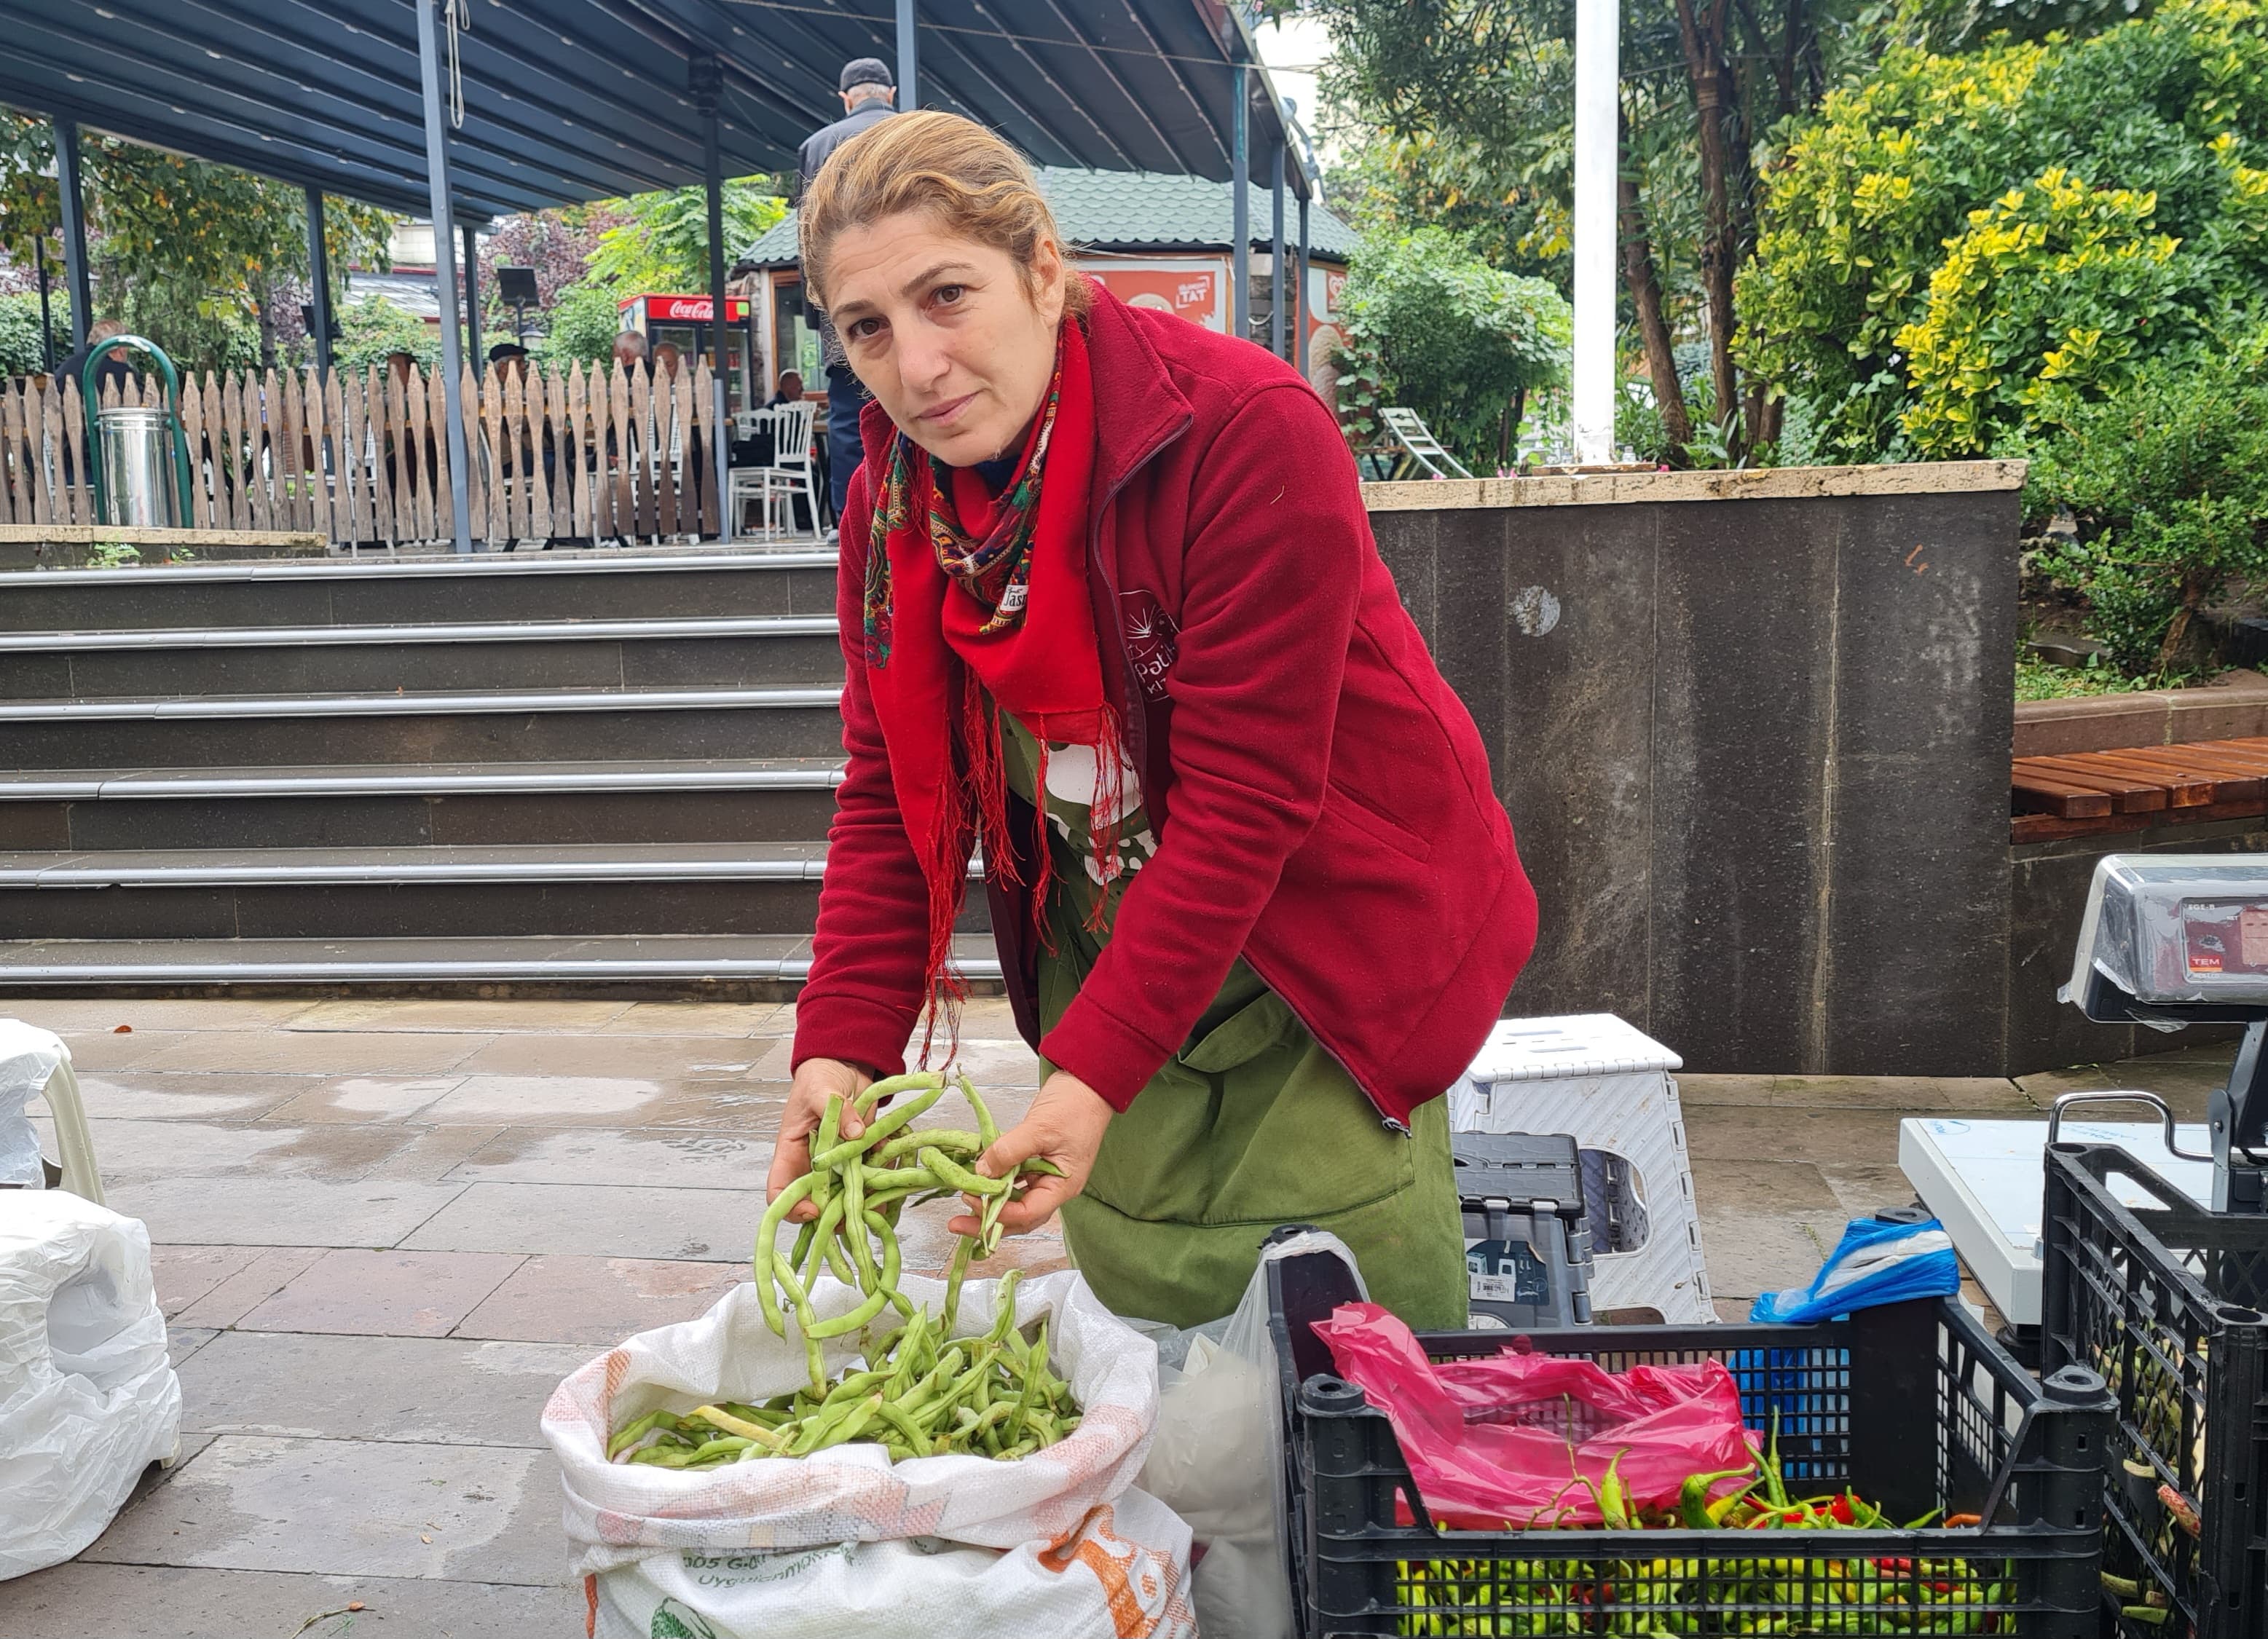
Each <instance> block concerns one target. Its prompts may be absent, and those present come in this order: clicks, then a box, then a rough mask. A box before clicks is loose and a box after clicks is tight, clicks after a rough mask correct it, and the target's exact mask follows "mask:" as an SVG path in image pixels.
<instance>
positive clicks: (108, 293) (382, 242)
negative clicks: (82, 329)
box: [0, 111, 392, 369]
mask: <svg viewBox="0 0 2268 1639" xmlns="http://www.w3.org/2000/svg"><path fill="white" fill-rule="evenodd" d="M79 151H80V157H81V160H82V164H83V170H84V177H85V202H86V209H87V222H88V254H89V259H90V261H91V264H92V275H93V281H94V286H95V289H94V297H95V305H96V307H97V308H98V309H99V311H100V312H102V313H103V314H104V315H106V316H114V317H117V318H119V319H122V320H124V321H125V322H126V324H127V325H128V327H129V328H131V329H134V330H136V331H137V332H139V333H140V334H145V335H147V336H149V337H150V339H151V341H153V342H157V343H158V345H159V346H161V347H163V348H166V349H167V350H168V351H169V352H171V353H173V355H174V356H175V358H176V360H177V362H179V363H180V364H182V365H184V367H191V368H200V369H203V368H224V367H226V366H228V365H231V364H249V363H255V362H257V363H266V362H273V361H276V360H277V359H278V358H279V349H281V354H282V355H289V354H290V353H291V352H292V351H293V350H294V344H295V343H297V342H299V341H301V340H303V339H304V332H305V327H304V326H303V325H302V324H301V323H300V320H299V314H298V308H299V304H300V303H301V302H302V301H303V300H304V299H305V298H306V265H307V217H306V197H305V194H304V191H303V190H302V189H300V188H298V187H294V186H291V185H289V184H285V183H282V182H276V181H271V180H268V179H266V178H263V177H257V176H254V175H253V174H251V173H249V172H245V171H239V170H237V169H235V168H234V167H232V166H229V165H211V164H208V163H207V162H205V161H203V160H200V159H191V158H186V157H185V156H183V155H180V154H174V153H166V152H163V151H159V150H158V149H154V148H144V147H141V146H139V145H137V144H136V143H128V142H124V141H122V140H120V139H118V138H116V137H113V136H102V135H100V134H99V133H96V132H92V131H85V132H82V133H81V135H80V138H79ZM54 164H55V138H54V128H53V127H52V126H51V125H50V124H49V123H48V121H45V120H41V119H33V118H30V117H28V116H25V115H21V114H12V113H7V112H5V111H0V250H4V251H5V252H6V253H7V254H8V256H9V257H10V258H11V261H16V262H18V263H25V262H29V261H31V260H32V255H33V251H32V246H33V241H34V240H35V239H38V240H41V241H43V242H44V243H45V244H46V246H47V254H48V260H49V261H50V262H51V263H52V264H53V265H54V266H55V268H57V269H60V268H61V267H62V265H63V245H62V239H61V237H60V230H61V215H62V202H61V198H60V196H59V195H58V192H57V189H56V184H55V179H54V178H53V177H52V176H50V175H48V174H46V173H48V171H50V170H52V169H53V166H54ZM323 224H324V242H325V245H326V247H327V248H328V251H329V254H330V262H331V266H332V268H333V269H334V270H335V271H334V275H333V276H334V278H336V277H337V276H338V274H337V270H342V269H344V268H346V267H347V266H348V265H350V263H352V264H356V265H362V266H382V265H383V263H384V260H385V255H386V248H387V242H388V239H389V237H390V234H391V232H392V218H391V217H388V216H387V214H386V213H385V212H384V211H381V210H379V209H375V208H373V207H371V206H367V205H359V204H356V203H353V202H350V201H346V200H339V199H334V200H330V201H328V202H327V204H326V209H325V210H324V217H323ZM285 362H288V357H287V358H286V359H285Z"/></svg>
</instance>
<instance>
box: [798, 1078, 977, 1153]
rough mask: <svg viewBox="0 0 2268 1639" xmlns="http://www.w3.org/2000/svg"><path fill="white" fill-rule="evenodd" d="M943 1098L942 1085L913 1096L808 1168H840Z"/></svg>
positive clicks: (943, 1086) (943, 1090) (943, 1089)
mask: <svg viewBox="0 0 2268 1639" xmlns="http://www.w3.org/2000/svg"><path fill="white" fill-rule="evenodd" d="M943 1097H945V1084H943V1083H942V1082H940V1083H939V1084H937V1085H936V1086H933V1087H931V1088H930V1089H928V1090H927V1091H924V1092H919V1093H917V1094H915V1095H914V1097H912V1098H910V1099H907V1100H906V1101H905V1102H904V1103H903V1104H901V1105H897V1106H894V1107H893V1108H892V1109H891V1111H890V1113H888V1114H887V1115H881V1116H877V1117H876V1118H875V1119H874V1121H873V1123H872V1124H871V1125H870V1126H868V1128H866V1130H865V1132H863V1133H861V1134H859V1135H858V1136H857V1137H856V1138H849V1139H845V1140H844V1141H843V1143H839V1144H836V1146H835V1147H834V1148H833V1149H831V1150H828V1151H827V1152H826V1153H825V1154H824V1155H814V1156H813V1157H812V1158H811V1164H812V1165H814V1166H840V1165H843V1162H845V1161H847V1160H849V1159H850V1158H851V1157H852V1156H854V1155H864V1154H865V1152H866V1151H867V1150H871V1149H873V1148H874V1147H875V1146H876V1145H877V1144H880V1143H881V1142H882V1141H883V1140H884V1139H886V1138H887V1137H889V1136H890V1135H891V1134H892V1133H895V1132H896V1131H898V1130H899V1129H900V1128H903V1127H904V1126H905V1125H906V1123H907V1122H909V1121H912V1120H913V1119H914V1117H915V1116H917V1115H919V1114H921V1113H923V1112H924V1110H926V1109H928V1108H929V1107H930V1106H932V1105H933V1104H935V1103H936V1102H937V1101H938V1100H939V1099H942V1098H943Z"/></svg>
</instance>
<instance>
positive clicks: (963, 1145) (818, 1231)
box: [755, 1070, 1061, 1389]
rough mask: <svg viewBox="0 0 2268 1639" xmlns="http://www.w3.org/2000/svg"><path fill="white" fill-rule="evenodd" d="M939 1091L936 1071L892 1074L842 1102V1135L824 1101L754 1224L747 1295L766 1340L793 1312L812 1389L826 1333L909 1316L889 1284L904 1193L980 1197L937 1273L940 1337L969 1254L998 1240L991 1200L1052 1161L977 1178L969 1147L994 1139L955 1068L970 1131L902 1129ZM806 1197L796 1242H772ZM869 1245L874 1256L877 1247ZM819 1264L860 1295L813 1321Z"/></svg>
mask: <svg viewBox="0 0 2268 1639" xmlns="http://www.w3.org/2000/svg"><path fill="white" fill-rule="evenodd" d="M896 1095H902V1096H903V1102H902V1103H900V1104H898V1105H895V1106H893V1107H892V1108H891V1109H890V1111H889V1112H888V1113H887V1114H884V1115H880V1116H877V1115H875V1114H874V1110H875V1107H876V1106H878V1105H879V1104H880V1102H881V1100H882V1099H886V1098H889V1097H892V1096H896ZM944 1096H945V1077H943V1076H941V1075H939V1074H938V1073H937V1072H936V1071H934V1070H923V1071H919V1072H917V1073H916V1074H913V1075H910V1076H893V1077H889V1078H888V1079H887V1080H885V1081H878V1082H876V1083H875V1084H873V1086H871V1087H869V1088H867V1089H866V1091H864V1092H862V1093H860V1094H859V1095H858V1098H857V1099H856V1100H854V1101H853V1102H852V1103H851V1106H850V1108H851V1110H852V1111H853V1112H855V1113H856V1114H857V1115H858V1119H859V1120H860V1121H863V1122H865V1130H864V1131H863V1132H861V1133H860V1134H859V1135H858V1136H857V1137H856V1138H844V1137H843V1136H842V1132H843V1110H844V1105H843V1100H842V1099H840V1098H839V1097H838V1098H831V1099H828V1101H827V1108H826V1110H825V1111H824V1113H822V1114H821V1117H820V1121H819V1130H818V1131H817V1132H816V1133H814V1135H813V1136H812V1139H811V1170H810V1171H809V1172H806V1173H805V1174H804V1175H803V1176H802V1177H800V1178H799V1179H797V1180H795V1182H793V1183H792V1184H790V1185H789V1186H788V1187H786V1188H785V1189H783V1190H782V1191H780V1193H779V1194H778V1195H777V1197H776V1198H775V1199H774V1200H773V1202H772V1203H771V1206H770V1209H768V1210H767V1211H766V1212H765V1213H764V1219H763V1223H762V1224H761V1225H760V1226H758V1228H757V1230H756V1253H755V1264H756V1269H755V1276H756V1303H757V1306H758V1307H759V1308H761V1309H762V1311H763V1316H764V1323H765V1324H766V1325H768V1326H770V1327H771V1329H772V1334H773V1335H774V1336H776V1337H785V1336H786V1335H787V1318H786V1314H785V1312H784V1308H783V1305H782V1300H783V1299H784V1300H785V1308H786V1309H792V1310H793V1311H794V1312H795V1319H796V1327H797V1330H798V1331H799V1333H800V1334H802V1337H803V1348H804V1356H805V1358H806V1362H807V1363H808V1364H809V1365H810V1367H811V1383H812V1386H813V1387H814V1389H816V1388H821V1387H823V1386H824V1385H825V1384H826V1381H827V1366H826V1363H825V1361H824V1360H823V1359H822V1358H821V1352H820V1347H819V1345H820V1344H821V1341H824V1340H825V1339H827V1338H830V1337H842V1336H844V1335H846V1334H850V1333H852V1332H857V1331H861V1330H863V1329H864V1328H865V1327H868V1326H871V1325H872V1324H873V1322H874V1321H875V1320H877V1319H880V1316H881V1313H882V1311H883V1310H885V1309H895V1310H896V1311H897V1312H899V1313H900V1314H902V1315H903V1316H904V1317H905V1318H906V1319H908V1320H911V1319H913V1318H914V1306H913V1304H912V1303H911V1302H910V1301H909V1299H908V1298H907V1297H905V1296H904V1295H903V1294H902V1293H901V1292H900V1291H899V1290H898V1261H899V1254H898V1235H897V1223H898V1213H899V1211H900V1209H902V1208H903V1207H904V1206H905V1204H906V1202H908V1201H909V1200H910V1201H915V1202H921V1201H929V1200H934V1199H936V1198H938V1197H940V1196H947V1195H964V1194H965V1195H975V1196H977V1197H978V1198H980V1199H981V1200H982V1201H983V1207H982V1208H981V1209H979V1211H978V1215H977V1216H978V1224H977V1233H976V1235H975V1236H974V1237H971V1236H967V1235H964V1236H961V1238H960V1241H959V1244H958V1245H956V1246H954V1249H953V1262H952V1265H951V1267H950V1268H948V1269H947V1271H946V1283H945V1313H944V1316H943V1320H944V1330H945V1331H946V1333H947V1334H951V1332H952V1330H953V1319H954V1314H955V1313H956V1312H958V1310H959V1307H960V1303H961V1281H962V1280H963V1278H964V1277H966V1275H968V1262H969V1259H970V1258H971V1256H973V1255H974V1256H983V1257H988V1258H989V1257H990V1256H991V1255H992V1253H994V1252H995V1251H996V1250H997V1249H998V1246H999V1245H1000V1209H1001V1208H1002V1207H1004V1206H1005V1205H1006V1204H1007V1203H1008V1201H1009V1199H1010V1197H1011V1196H1012V1194H1013V1193H1014V1191H1015V1189H1016V1187H1017V1184H1018V1183H1019V1181H1020V1180H1021V1178H1022V1176H1023V1175H1024V1174H1025V1173H1032V1172H1053V1173H1056V1174H1057V1176H1061V1172H1060V1169H1058V1168H1057V1166H1056V1165H1055V1164H1054V1163H1053V1162H1051V1161H1043V1160H1041V1159H1039V1158H1037V1157H1035V1158H1032V1159H1030V1160H1027V1161H1026V1162H1025V1163H1024V1165H1022V1167H1021V1168H1020V1169H1019V1171H1018V1175H1017V1177H1016V1178H986V1177H985V1176H983V1174H982V1173H980V1172H977V1171H976V1166H975V1163H976V1159H977V1158H978V1157H979V1156H982V1155H983V1153H984V1152H985V1151H986V1150H990V1148H991V1147H992V1145H993V1143H995V1142H996V1141H997V1140H998V1138H999V1136H1000V1128H999V1126H998V1123H997V1122H995V1121H993V1119H992V1113H991V1111H990V1110H988V1109H986V1108H985V1107H984V1100H983V1099H982V1098H980V1097H978V1096H977V1092H976V1088H975V1087H974V1086H973V1085H971V1084H970V1083H969V1080H968V1077H967V1076H965V1075H964V1076H962V1077H961V1097H962V1098H964V1099H968V1107H969V1109H970V1110H971V1111H972V1112H974V1113H975V1114H976V1131H975V1132H963V1131H960V1130H957V1129H946V1128H919V1129H915V1128H913V1127H912V1125H911V1124H912V1122H913V1120H914V1118H915V1117H916V1116H917V1115H921V1114H923V1113H926V1112H927V1111H928V1110H929V1108H930V1107H931V1106H932V1105H934V1104H935V1103H936V1102H937V1101H938V1100H939V1099H941V1098H943V1097H944ZM805 1200H808V1201H809V1202H811V1203H812V1204H813V1205H814V1207H816V1208H817V1209H819V1216H817V1217H815V1218H814V1219H813V1220H812V1221H811V1222H810V1223H807V1224H805V1225H804V1226H803V1229H802V1231H801V1232H800V1233H799V1234H798V1235H797V1236H796V1239H795V1249H794V1250H793V1251H792V1252H789V1253H782V1252H780V1251H779V1249H778V1248H779V1231H780V1225H781V1224H784V1223H785V1222H786V1221H787V1215H788V1212H789V1211H790V1209H792V1208H793V1207H794V1206H795V1205H796V1203H797V1202H800V1201H805ZM878 1249H879V1255H877V1252H878ZM822 1268H824V1269H826V1270H828V1272H830V1273H831V1274H833V1275H834V1276H835V1278H836V1279H837V1280H839V1281H841V1282H842V1283H843V1284H844V1285H846V1286H855V1287H857V1288H858V1291H859V1294H860V1301H859V1304H858V1307H856V1308H855V1309H852V1310H851V1311H850V1312H848V1313H847V1314H840V1315H836V1316H835V1317H834V1318H833V1319H827V1320H822V1319H819V1318H818V1316H817V1314H816V1313H815V1312H814V1311H813V1309H812V1306H811V1293H812V1290H813V1289H814V1286H815V1285H816V1283H817V1282H818V1280H819V1274H820V1271H821V1269H822Z"/></svg>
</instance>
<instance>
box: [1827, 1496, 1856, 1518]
mask: <svg viewBox="0 0 2268 1639" xmlns="http://www.w3.org/2000/svg"><path fill="white" fill-rule="evenodd" d="M1827 1515H1828V1518H1830V1519H1832V1520H1833V1521H1834V1522H1835V1523H1836V1524H1837V1525H1857V1524H1858V1523H1859V1517H1858V1516H1857V1515H1856V1514H1853V1513H1852V1511H1851V1497H1850V1494H1849V1493H1847V1492H1845V1494H1844V1495H1843V1496H1838V1497H1837V1498H1836V1499H1835V1501H1834V1502H1833V1503H1831V1504H1830V1505H1829V1507H1828V1510H1827Z"/></svg>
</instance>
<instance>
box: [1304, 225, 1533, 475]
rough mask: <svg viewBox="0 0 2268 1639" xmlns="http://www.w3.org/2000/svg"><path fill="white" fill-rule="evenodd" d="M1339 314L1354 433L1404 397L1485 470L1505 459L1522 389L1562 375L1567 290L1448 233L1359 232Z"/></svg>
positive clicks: (1371, 432)
mask: <svg viewBox="0 0 2268 1639" xmlns="http://www.w3.org/2000/svg"><path fill="white" fill-rule="evenodd" d="M1341 311H1342V312H1344V315H1345V318H1346V331H1347V348H1346V351H1345V353H1344V355H1343V361H1342V364H1341V375H1340V383H1341V399H1342V402H1343V404H1344V405H1345V406H1346V408H1349V409H1350V410H1351V412H1352V413H1353V416H1354V419H1355V422H1356V426H1355V428H1354V430H1355V431H1356V433H1357V434H1358V436H1375V434H1376V431H1377V428H1376V426H1375V424H1374V417H1375V415H1376V412H1377V411H1378V410H1379V409H1380V408H1383V407H1384V406H1386V405H1388V404H1403V405H1408V406H1409V407H1410V408H1413V409H1415V410H1417V411H1418V414H1420V415H1423V416H1424V417H1425V424H1426V425H1427V426H1428V427H1430V428H1432V430H1433V434H1434V436H1435V437H1438V438H1440V440H1441V442H1442V443H1443V444H1445V445H1447V446H1448V447H1449V448H1450V449H1451V450H1452V451H1454V452H1456V454H1457V455H1458V456H1459V458H1460V459H1462V460H1463V461H1464V462H1465V464H1466V465H1467V466H1468V467H1474V468H1475V469H1476V470H1479V471H1484V472H1485V471H1489V470H1491V469H1493V468H1494V467H1497V466H1498V465H1499V464H1500V463H1502V462H1503V461H1504V460H1506V459H1507V456H1508V454H1509V444H1510V439H1511V437H1512V435H1513V432H1514V431H1515V430H1517V427H1518V423H1519V419H1520V408H1519V407H1520V405H1521V402H1522V401H1524V400H1525V399H1526V397H1527V395H1528V393H1532V392H1535V390H1537V389H1539V388H1543V387H1549V386H1556V385H1557V384H1559V383H1560V382H1562V381H1563V380H1564V379H1565V375H1566V369H1567V352H1568V348H1569V346H1570V344H1571V342H1572V339H1573V328H1574V325H1573V315H1572V313H1571V312H1570V311H1569V309H1568V306H1567V303H1566V300H1565V298H1563V297H1562V296H1561V295H1560V294H1559V292H1558V291H1557V290H1555V289H1554V288H1553V287H1552V286H1551V285H1550V284H1548V283H1545V282H1544V281H1543V280H1541V279H1535V278H1528V277H1526V276H1521V275H1519V274H1511V273H1505V272H1501V271H1499V269H1497V268H1491V267H1490V266H1489V265H1488V263H1487V262H1486V261H1484V260H1483V259H1482V258H1481V257H1480V255H1479V254H1477V253H1476V252H1475V251H1474V250H1473V249H1472V247H1471V246H1469V245H1467V244H1465V243H1464V242H1462V241H1461V240H1460V239H1457V238H1456V237H1455V236H1454V235H1453V234H1451V233H1449V232H1447V230H1446V229H1442V228H1420V229H1418V231H1417V232H1414V233H1407V234H1388V233H1378V234H1373V235H1371V236H1369V237H1366V239H1363V241H1362V242H1361V243H1360V244H1359V246H1357V247H1356V249H1355V253H1354V255H1353V258H1352V260H1351V262H1350V264H1349V267H1348V271H1347V285H1346V294H1345V297H1344V302H1343V305H1342V308H1341Z"/></svg>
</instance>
